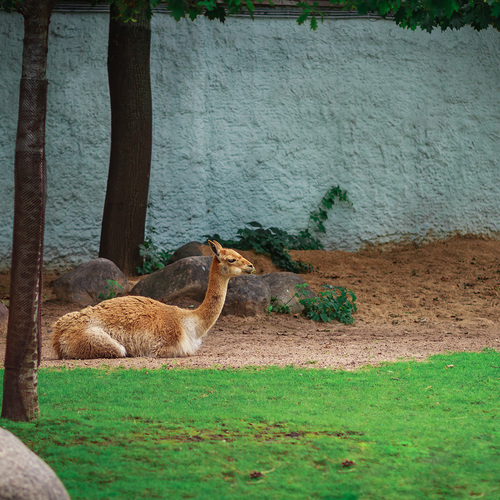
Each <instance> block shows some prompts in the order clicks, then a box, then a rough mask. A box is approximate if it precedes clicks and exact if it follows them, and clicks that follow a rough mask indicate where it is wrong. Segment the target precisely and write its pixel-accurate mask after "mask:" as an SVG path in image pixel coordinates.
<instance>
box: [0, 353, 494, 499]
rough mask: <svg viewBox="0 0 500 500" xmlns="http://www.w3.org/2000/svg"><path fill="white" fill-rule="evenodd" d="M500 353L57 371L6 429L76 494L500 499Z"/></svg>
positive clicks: (42, 378) (46, 373) (42, 377)
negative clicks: (367, 362)
mask: <svg viewBox="0 0 500 500" xmlns="http://www.w3.org/2000/svg"><path fill="white" fill-rule="evenodd" d="M499 374H500V355H499V353H498V352H495V351H492V350H485V351H483V352H482V353H465V354H452V355H446V356H442V355H441V356H434V357H431V358H430V359H429V360H428V362H423V363H417V362H400V363H395V364H385V365H383V366H380V367H376V368H366V369H362V370H358V371H356V372H338V371H332V370H317V369H297V368H291V367H290V368H266V369H256V368H247V369H241V370H217V369H211V370H186V369H173V370H172V369H170V370H169V369H161V370H142V371H132V370H123V369H109V370H106V369H99V370H95V369H74V370H54V369H51V370H49V369H43V370H40V372H39V393H40V405H41V411H42V417H41V418H40V419H39V420H38V421H37V422H36V423H29V424H27V423H14V422H10V421H7V420H0V424H1V425H2V426H3V427H5V428H7V429H9V430H11V431H12V432H14V433H15V434H16V435H17V436H19V437H20V438H21V439H22V440H23V441H24V442H25V443H26V444H27V445H28V446H29V447H30V448H31V449H33V450H34V451H35V452H36V453H38V454H39V455H40V456H41V457H42V458H43V459H44V460H46V461H47V462H48V463H49V464H50V465H51V466H52V467H53V468H54V469H55V471H56V472H57V474H58V475H59V477H60V478H61V479H62V481H63V482H64V484H65V485H66V487H67V489H68V491H69V493H70V495H71V497H72V498H73V499H74V500H76V499H80V498H81V499H87V500H88V499H105V498H116V499H143V498H144V499H145V498H148V499H149V498H165V499H166V498H200V499H224V498H238V497H240V498H245V499H248V498H250V499H252V498H259V499H260V498H266V499H267V498H269V499H273V498H297V499H306V498H307V499H308V498H325V499H327V498H330V499H405V498H409V499H413V498H422V499H434V498H436V499H438V498H443V499H449V498H487V499H497V498H500V484H499V478H500V454H499V449H500V446H499V444H500V443H499V432H498V410H499V393H500V390H499V389H500V383H499Z"/></svg>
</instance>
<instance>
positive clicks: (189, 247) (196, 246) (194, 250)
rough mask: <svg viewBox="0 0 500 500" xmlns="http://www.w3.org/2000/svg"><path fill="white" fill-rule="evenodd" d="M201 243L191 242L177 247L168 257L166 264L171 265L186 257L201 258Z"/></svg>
mask: <svg viewBox="0 0 500 500" xmlns="http://www.w3.org/2000/svg"><path fill="white" fill-rule="evenodd" d="M201 245H202V244H201V243H200V242H199V241H191V242H190V243H186V244H185V245H182V246H181V247H179V248H178V249H177V250H176V251H175V252H174V253H173V254H172V257H170V259H169V261H168V264H167V265H171V264H173V263H174V262H177V261H178V260H182V259H186V258H187V257H201V256H202V255H203V253H202V251H201Z"/></svg>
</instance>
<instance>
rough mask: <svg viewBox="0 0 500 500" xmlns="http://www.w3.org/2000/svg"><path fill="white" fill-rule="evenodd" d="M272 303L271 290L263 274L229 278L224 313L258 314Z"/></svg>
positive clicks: (239, 314) (237, 314)
mask: <svg viewBox="0 0 500 500" xmlns="http://www.w3.org/2000/svg"><path fill="white" fill-rule="evenodd" d="M270 303H271V290H270V289H269V287H268V286H267V284H266V283H265V282H264V281H262V279H261V276H238V277H237V278H232V279H231V280H229V286H228V287H227V297H226V303H225V305H224V309H222V314H234V315H236V316H258V315H260V314H263V313H264V312H266V310H267V308H268V307H269V304H270Z"/></svg>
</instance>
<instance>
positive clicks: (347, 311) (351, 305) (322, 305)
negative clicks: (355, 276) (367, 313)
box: [295, 284, 357, 325]
mask: <svg viewBox="0 0 500 500" xmlns="http://www.w3.org/2000/svg"><path fill="white" fill-rule="evenodd" d="M306 286H307V284H301V285H296V286H295V288H296V289H297V292H296V293H295V296H296V297H297V298H298V299H299V303H300V304H302V306H304V310H303V312H302V313H303V314H304V315H305V316H306V317H308V318H310V319H312V320H313V321H324V322H325V323H331V322H332V320H337V321H340V322H341V323H344V324H346V325H349V324H351V323H354V318H353V317H352V315H353V314H354V313H355V312H356V310H357V307H356V304H355V302H356V295H354V292H352V291H351V290H347V289H346V288H344V287H343V286H331V285H323V288H325V291H323V292H319V293H318V296H317V297H309V296H308V295H309V292H308V291H307V290H305V287H306Z"/></svg>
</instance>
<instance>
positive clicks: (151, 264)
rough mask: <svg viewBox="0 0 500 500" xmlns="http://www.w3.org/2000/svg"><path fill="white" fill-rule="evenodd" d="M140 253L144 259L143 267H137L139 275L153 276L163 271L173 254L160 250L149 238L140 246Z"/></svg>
mask: <svg viewBox="0 0 500 500" xmlns="http://www.w3.org/2000/svg"><path fill="white" fill-rule="evenodd" d="M139 253H140V254H141V257H142V266H140V267H137V268H136V270H137V274H140V275H144V274H151V273H153V272H155V271H158V270H160V269H163V268H164V267H165V266H166V265H167V263H168V261H169V260H170V258H171V257H172V254H173V252H171V251H170V250H159V249H158V247H157V246H156V245H155V244H154V243H153V241H152V240H151V238H147V239H146V241H145V242H144V243H142V244H141V245H139Z"/></svg>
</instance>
